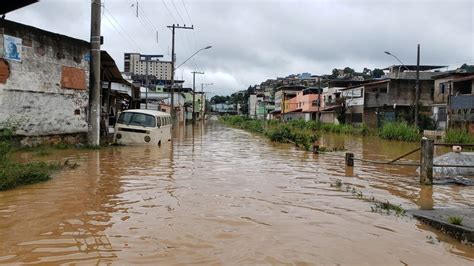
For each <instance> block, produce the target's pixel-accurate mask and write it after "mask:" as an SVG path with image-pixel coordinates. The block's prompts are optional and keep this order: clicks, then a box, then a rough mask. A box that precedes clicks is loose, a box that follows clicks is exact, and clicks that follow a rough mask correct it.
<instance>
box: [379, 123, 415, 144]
mask: <svg viewBox="0 0 474 266" xmlns="http://www.w3.org/2000/svg"><path fill="white" fill-rule="evenodd" d="M379 136H380V137H381V138H383V139H391V140H401V141H411V142H414V141H419V140H420V138H421V136H420V134H419V133H418V128H417V127H415V126H410V125H408V124H407V123H405V122H400V123H385V124H384V125H383V127H382V129H381V131H380V133H379Z"/></svg>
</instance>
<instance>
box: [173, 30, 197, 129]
mask: <svg viewBox="0 0 474 266" xmlns="http://www.w3.org/2000/svg"><path fill="white" fill-rule="evenodd" d="M167 27H168V28H170V29H171V32H172V38H171V119H172V120H173V121H174V120H175V118H176V114H175V110H174V71H175V68H174V63H175V60H176V57H175V53H174V36H175V30H176V29H186V30H194V26H193V25H191V27H186V25H184V26H179V24H177V25H175V24H173V25H171V26H167Z"/></svg>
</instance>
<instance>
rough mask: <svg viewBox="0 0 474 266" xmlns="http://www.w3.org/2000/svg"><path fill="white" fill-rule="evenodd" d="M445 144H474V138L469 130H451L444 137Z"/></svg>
mask: <svg viewBox="0 0 474 266" xmlns="http://www.w3.org/2000/svg"><path fill="white" fill-rule="evenodd" d="M444 142H445V143H466V144H467V143H469V144H470V143H474V136H472V135H471V134H469V132H467V130H460V129H449V130H448V131H446V135H445V136H444Z"/></svg>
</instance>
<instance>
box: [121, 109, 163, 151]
mask: <svg viewBox="0 0 474 266" xmlns="http://www.w3.org/2000/svg"><path fill="white" fill-rule="evenodd" d="M171 124H172V122H171V116H170V114H168V113H164V112H160V111H153V110H141V109H132V110H125V111H123V112H122V113H120V115H119V118H118V119H117V123H116V124H115V134H114V142H115V143H116V144H123V145H137V144H147V145H158V146H159V145H161V144H162V143H163V142H165V141H170V140H171Z"/></svg>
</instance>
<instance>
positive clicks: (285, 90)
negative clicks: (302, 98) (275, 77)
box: [272, 85, 306, 120]
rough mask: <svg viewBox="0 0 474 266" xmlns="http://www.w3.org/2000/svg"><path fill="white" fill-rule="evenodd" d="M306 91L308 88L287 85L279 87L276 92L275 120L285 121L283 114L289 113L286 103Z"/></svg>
mask: <svg viewBox="0 0 474 266" xmlns="http://www.w3.org/2000/svg"><path fill="white" fill-rule="evenodd" d="M304 89H306V87H305V86H302V85H296V86H293V85H286V86H281V87H278V88H277V89H276V92H275V109H274V110H273V112H272V114H273V116H274V117H275V118H279V119H282V120H285V117H284V116H283V114H285V113H288V110H287V109H285V107H287V105H285V103H286V102H287V101H289V100H290V99H292V98H294V97H296V95H297V94H298V92H300V91H302V90H304ZM287 118H288V119H291V116H288V115H287Z"/></svg>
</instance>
